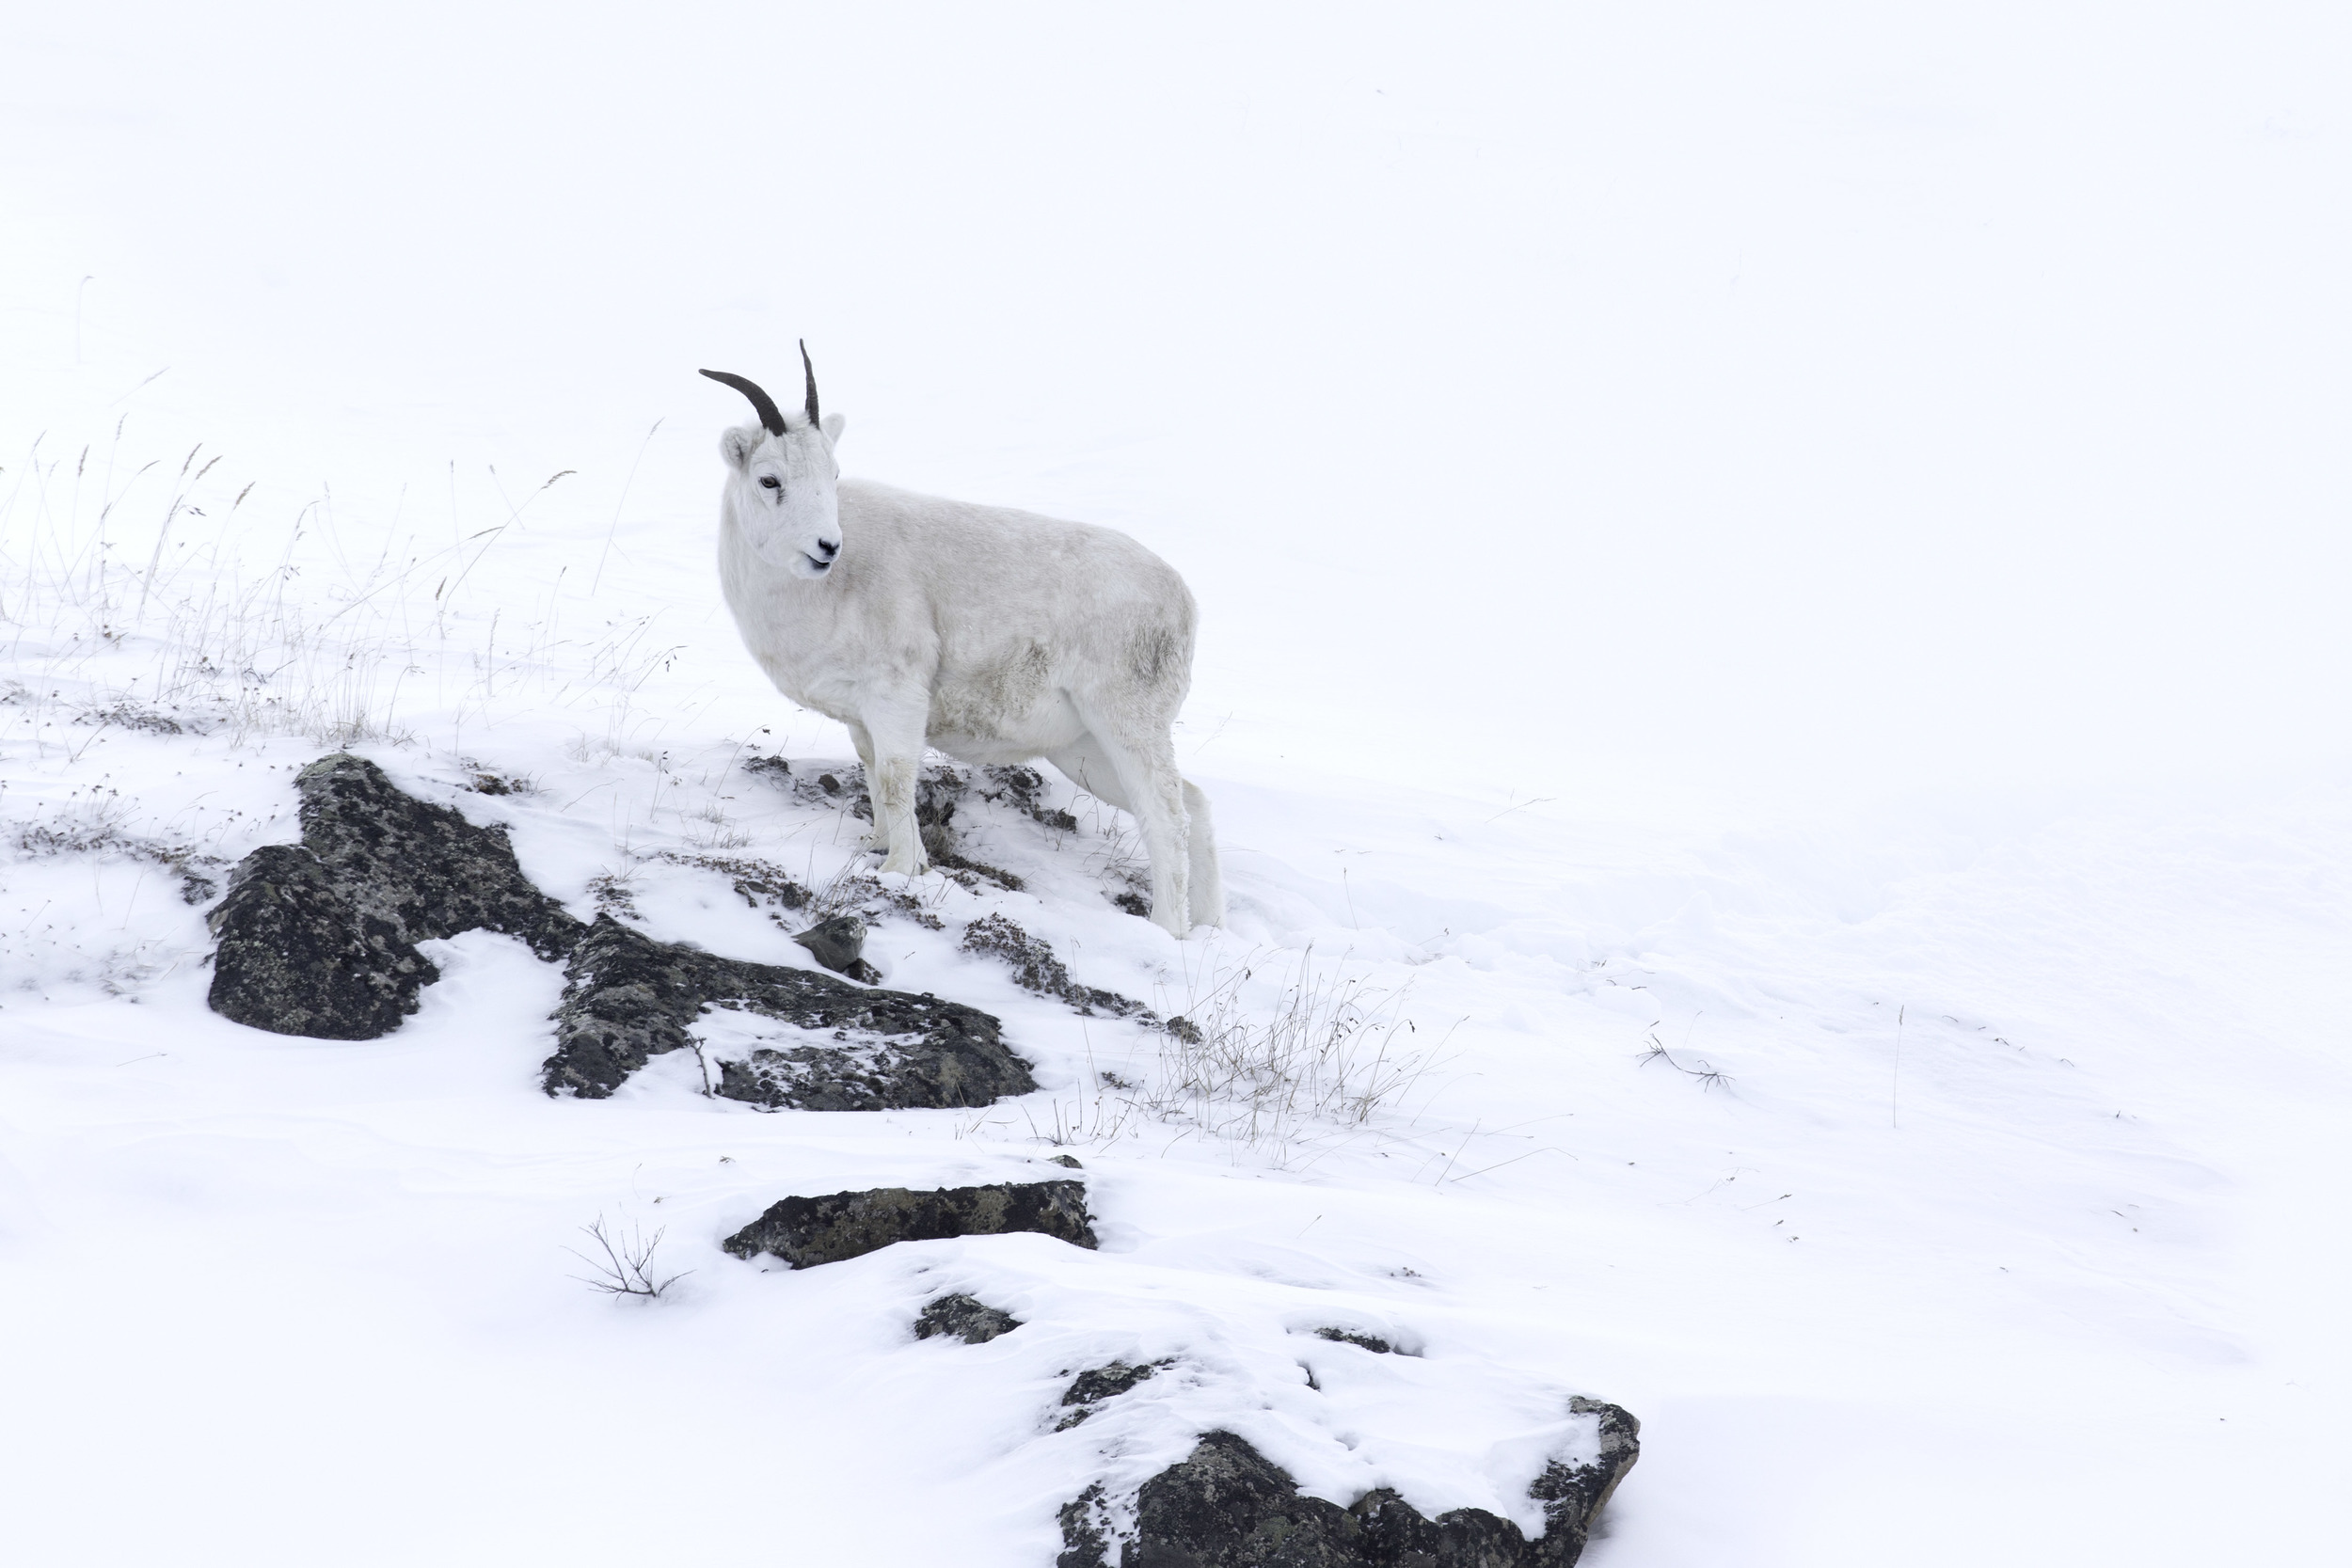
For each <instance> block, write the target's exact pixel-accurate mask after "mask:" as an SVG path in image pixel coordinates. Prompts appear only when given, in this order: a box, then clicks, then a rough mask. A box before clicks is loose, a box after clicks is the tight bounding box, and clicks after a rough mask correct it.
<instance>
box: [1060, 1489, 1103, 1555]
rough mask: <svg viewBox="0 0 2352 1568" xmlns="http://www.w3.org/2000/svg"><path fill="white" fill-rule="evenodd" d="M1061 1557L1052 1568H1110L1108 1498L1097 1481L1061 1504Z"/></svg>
mask: <svg viewBox="0 0 2352 1568" xmlns="http://www.w3.org/2000/svg"><path fill="white" fill-rule="evenodd" d="M1060 1519H1061V1539H1062V1549H1061V1554H1060V1555H1059V1556H1058V1557H1057V1558H1055V1559H1054V1568H1110V1548H1111V1528H1112V1523H1111V1517H1110V1507H1109V1498H1107V1497H1104V1493H1103V1483H1102V1482H1101V1481H1096V1482H1095V1483H1094V1484H1093V1485H1091V1486H1089V1487H1088V1488H1087V1489H1086V1490H1085V1491H1083V1492H1081V1493H1079V1494H1078V1495H1077V1496H1076V1497H1073V1498H1071V1499H1070V1501H1068V1502H1066V1503H1064V1504H1062V1505H1061V1514H1060Z"/></svg>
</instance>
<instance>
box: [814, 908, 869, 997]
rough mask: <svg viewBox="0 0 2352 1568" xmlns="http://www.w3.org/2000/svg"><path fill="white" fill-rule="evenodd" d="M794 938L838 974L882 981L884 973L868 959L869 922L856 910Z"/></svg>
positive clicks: (820, 923) (867, 980)
mask: <svg viewBox="0 0 2352 1568" xmlns="http://www.w3.org/2000/svg"><path fill="white" fill-rule="evenodd" d="M792 940H793V941H794V942H799V943H800V944H801V945H802V946H803V947H805V948H807V949H808V956H809V957H810V958H815V959H816V960H817V961H818V963H820V964H823V965H824V966H825V967H826V968H827V969H830V970H832V971H833V972H834V974H847V975H848V976H849V977H850V979H852V980H863V981H865V982H866V984H867V985H869V986H876V985H880V984H881V983H882V975H881V974H879V973H877V972H876V970H875V968H874V966H873V965H872V964H869V963H867V962H866V922H864V921H863V920H860V919H859V918H858V917H857V916H855V915H853V914H837V915H834V917H833V918H832V919H831V920H820V921H818V923H817V924H816V925H814V926H811V927H809V928H808V929H807V930H805V931H803V932H801V933H799V934H798V935H796V936H795V937H793V939H792Z"/></svg>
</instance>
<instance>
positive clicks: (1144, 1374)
mask: <svg viewBox="0 0 2352 1568" xmlns="http://www.w3.org/2000/svg"><path fill="white" fill-rule="evenodd" d="M1166 1365H1168V1363H1167V1362H1165V1361H1162V1362H1158V1363H1155V1364H1153V1365H1150V1366H1143V1367H1133V1366H1129V1365H1128V1364H1127V1363H1126V1362H1124V1361H1114V1362H1112V1363H1111V1364H1110V1365H1109V1366H1107V1367H1094V1368H1089V1370H1086V1371H1083V1372H1080V1373H1079V1374H1078V1375H1077V1376H1076V1377H1073V1378H1072V1379H1071V1380H1070V1386H1069V1387H1067V1388H1065V1389H1063V1390H1062V1395H1061V1402H1062V1403H1064V1404H1094V1403H1097V1402H1101V1401H1103V1400H1108V1399H1116V1398H1118V1397H1119V1396H1120V1395H1121V1394H1123V1393H1125V1392H1126V1391H1127V1390H1128V1389H1130V1388H1133V1387H1134V1386H1136V1384H1138V1383H1144V1382H1148V1381H1150V1379H1151V1377H1152V1373H1154V1372H1156V1371H1158V1370H1160V1368H1161V1367H1164V1366H1166Z"/></svg>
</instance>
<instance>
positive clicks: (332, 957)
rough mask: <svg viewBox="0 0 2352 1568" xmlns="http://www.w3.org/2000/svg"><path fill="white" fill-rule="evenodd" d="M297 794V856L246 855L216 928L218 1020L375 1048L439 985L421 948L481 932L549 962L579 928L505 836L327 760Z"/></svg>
mask: <svg viewBox="0 0 2352 1568" xmlns="http://www.w3.org/2000/svg"><path fill="white" fill-rule="evenodd" d="M294 786H295V788H296V789H297V790H298V791H299V792H300V794H301V797H302V805H301V815H302V843H301V845H300V846H299V847H297V846H294V845H286V844H277V845H268V846H265V847H262V848H261V849H257V850H255V851H254V852H253V853H252V854H250V855H248V856H246V859H245V861H244V862H243V863H240V864H239V865H238V867H237V869H236V871H235V873H234V874H233V875H232V876H231V878H230V894H229V896H228V897H227V898H225V899H223V900H222V901H221V903H220V906H219V907H218V908H217V909H215V911H213V913H212V915H211V917H210V920H209V924H210V925H211V927H212V928H213V931H214V934H215V935H216V936H218V937H219V938H220V945H219V947H218V948H217V949H216V950H215V953H214V957H213V984H212V990H211V994H210V996H209V998H208V1000H209V1001H210V1003H211V1005H212V1007H213V1010H214V1011H215V1012H216V1013H219V1014H220V1015H221V1016H222V1017H224V1018H228V1019H232V1020H234V1021H235V1022H239V1023H244V1024H249V1025H251V1026H252V1027H254V1028H257V1029H267V1030H270V1031H272V1032H274V1033H276V1034H280V1035H309V1036H312V1037H318V1038H323V1039H374V1038H376V1037H378V1036H381V1035H386V1034H389V1033H390V1032H391V1031H392V1030H393V1029H395V1028H397V1027H399V1025H400V1021H401V1020H402V1019H403V1018H404V1017H405V1016H406V1015H408V1014H409V1013H412V1012H415V1011H416V1010H417V993H418V991H419V990H421V988H422V987H423V986H424V985H425V983H426V982H428V981H430V980H432V979H435V978H436V977H437V971H436V970H435V969H434V967H433V965H432V964H430V963H428V962H427V961H426V960H425V958H424V957H423V955H421V954H420V953H419V952H418V951H417V947H416V944H417V943H418V942H423V941H425V940H427V939H430V938H436V937H453V936H455V935H457V934H458V933H459V932H460V931H469V930H473V929H475V928H476V927H487V928H488V929H490V930H493V931H503V932H505V933H507V934H508V935H511V936H517V937H520V938H522V939H523V940H524V941H525V942H529V943H530V944H531V946H532V949H533V951H535V952H537V953H538V954H539V955H540V956H541V957H542V958H560V957H562V956H563V955H564V954H565V953H567V952H569V951H570V950H571V947H572V944H573V942H576V941H578V940H579V937H580V932H581V931H582V930H584V929H585V927H582V926H581V925H580V922H579V921H577V920H575V919H573V918H572V917H571V916H570V915H569V914H566V913H565V912H564V909H563V906H562V905H560V904H558V903H557V902H556V901H555V900H554V899H552V898H549V897H548V896H547V895H545V894H543V893H541V892H540V891H539V890H538V889H537V888H535V887H533V886H532V884H531V881H530V879H528V878H526V877H525V876H524V875H523V874H522V868H521V867H520V866H519V865H517V864H516V861H515V851H514V849H513V847H511V846H509V845H508V843H507V841H506V833H505V832H504V831H503V830H502V829H498V828H477V827H475V826H474V825H473V824H472V823H470V822H468V821H467V820H466V819H465V818H464V817H463V816H459V815H458V814H457V813H456V812H453V811H452V810H450V809H449V808H448V807H446V806H436V805H431V804H428V803H427V802H425V801H422V800H417V799H416V798H415V797H413V796H409V795H404V794H403V793H401V791H400V790H398V789H396V788H394V787H393V785H392V782H391V781H390V780H389V779H388V778H386V777H385V776H384V770H383V769H382V768H378V767H376V766H375V765H374V764H373V763H372V762H369V761H366V760H365V759H364V758H360V757H356V756H353V755H351V754H350V753H349V752H338V753H336V754H335V755H333V756H327V757H322V758H320V759H319V760H318V761H317V762H314V763H312V764H311V765H310V767H308V768H304V769H303V770H302V772H301V773H300V774H299V775H298V776H297V777H296V779H295V781H294Z"/></svg>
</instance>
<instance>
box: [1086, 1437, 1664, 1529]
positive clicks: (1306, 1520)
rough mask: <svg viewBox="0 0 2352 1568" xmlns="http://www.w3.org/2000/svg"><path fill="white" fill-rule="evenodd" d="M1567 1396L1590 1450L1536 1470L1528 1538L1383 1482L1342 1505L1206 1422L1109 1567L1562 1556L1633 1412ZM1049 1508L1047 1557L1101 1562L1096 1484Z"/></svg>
mask: <svg viewBox="0 0 2352 1568" xmlns="http://www.w3.org/2000/svg"><path fill="white" fill-rule="evenodd" d="M1569 1408H1570V1409H1571V1410H1573V1411H1575V1412H1577V1413H1578V1414H1588V1415H1593V1416H1596V1417H1597V1418H1598V1421H1599V1434H1600V1456H1599V1458H1598V1459H1597V1460H1594V1461H1591V1462H1589V1463H1584V1464H1578V1465H1569V1464H1566V1463H1565V1462H1562V1461H1554V1462H1553V1463H1552V1464H1551V1465H1550V1466H1549V1468H1547V1469H1546V1470H1545V1471H1544V1473H1543V1475H1542V1476H1540V1477H1538V1478H1537V1480H1536V1481H1535V1484H1534V1486H1533V1487H1532V1488H1530V1496H1532V1497H1534V1498H1536V1499H1537V1500H1538V1501H1540V1502H1541V1503H1542V1504H1543V1507H1544V1517H1545V1529H1544V1533H1543V1534H1542V1535H1541V1536H1539V1537H1537V1538H1536V1539H1535V1540H1534V1541H1530V1540H1528V1539H1527V1538H1526V1536H1524V1535H1523V1534H1522V1533H1520V1530H1519V1528H1518V1526H1517V1525H1515V1524H1513V1523H1512V1522H1511V1521H1509V1520H1508V1519H1504V1518H1502V1517H1501V1516H1500V1515H1497V1514H1494V1513H1487V1512H1486V1510H1484V1509H1477V1508H1459V1509H1454V1510H1453V1511H1451V1512H1449V1513H1441V1514H1439V1515H1438V1517H1436V1518H1435V1519H1431V1518H1429V1517H1427V1516H1425V1515H1424V1514H1422V1513H1421V1512H1420V1511H1419V1510H1417V1509H1415V1508H1414V1507H1413V1506H1412V1505H1411V1504H1410V1503H1407V1502H1406V1501H1405V1499H1404V1498H1403V1497H1399V1496H1398V1495H1397V1494H1396V1493H1395V1492H1393V1491H1391V1490H1390V1489H1388V1488H1386V1487H1382V1488H1380V1489H1379V1490H1377V1491H1374V1492H1370V1493H1367V1494H1365V1496H1363V1497H1360V1498H1359V1499H1358V1500H1357V1502H1356V1503H1355V1504H1354V1506H1352V1507H1349V1508H1342V1507H1340V1506H1339V1505H1338V1504H1337V1503H1332V1502H1327V1501H1325V1500H1324V1499H1323V1498H1320V1497H1304V1496H1302V1495H1300V1493H1299V1491H1298V1488H1297V1485H1296V1483H1295V1482H1294V1481H1292V1479H1291V1477H1290V1476H1289V1475H1288V1474H1287V1473H1286V1472H1284V1471H1283V1470H1282V1469H1280V1468H1279V1466H1277V1465H1273V1464H1271V1463H1269V1462H1268V1461H1267V1460H1266V1459H1265V1457H1264V1456H1263V1455H1262V1454H1260V1453H1259V1452H1258V1450H1257V1449H1254V1448H1251V1447H1250V1446H1249V1444H1248V1443H1247V1442H1245V1441H1244V1440H1243V1439H1241V1438H1240V1437H1237V1436H1235V1435H1234V1434H1233V1433H1230V1432H1212V1433H1209V1434H1208V1435H1207V1436H1205V1437H1203V1438H1201V1439H1200V1446H1199V1447H1197V1448H1195V1449H1193V1451H1192V1453H1191V1454H1190V1456H1189V1457H1187V1458H1185V1459H1184V1461H1183V1462H1181V1463H1179V1464H1176V1465H1170V1466H1168V1468H1167V1469H1165V1470H1163V1471H1161V1472H1160V1473H1159V1474H1158V1475H1156V1476H1153V1477H1152V1479H1151V1480H1150V1481H1145V1482H1144V1483H1143V1486H1142V1489H1141V1490H1140V1491H1139V1492H1137V1493H1136V1511H1135V1532H1134V1538H1133V1539H1132V1540H1130V1541H1129V1542H1127V1544H1125V1546H1124V1547H1123V1548H1122V1549H1121V1550H1120V1557H1119V1563H1120V1568H1572V1565H1573V1564H1574V1563H1575V1561H1576V1560H1577V1559H1578V1558H1579V1557H1580V1556H1581V1555H1582V1554H1583V1551H1584V1543H1585V1539H1586V1536H1587V1535H1588V1533H1589V1532H1590V1530H1591V1528H1592V1524H1593V1517H1594V1515H1595V1514H1596V1513H1598V1512H1599V1510H1600V1506H1601V1504H1603V1503H1604V1502H1606V1501H1608V1499H1609V1495H1610V1493H1611V1492H1613V1490H1615V1488H1616V1484H1617V1482H1618V1481H1621V1480H1622V1479H1624V1476H1625V1473H1626V1471H1627V1470H1629V1469H1630V1468H1632V1465H1633V1462H1634V1459H1635V1458H1636V1457H1637V1456H1638V1455H1639V1452H1640V1443H1639V1442H1638V1440H1637V1433H1639V1431H1640V1423H1639V1422H1637V1421H1635V1420H1634V1419H1633V1418H1632V1417H1630V1416H1629V1415H1627V1414H1626V1413H1625V1412H1624V1411H1623V1410H1620V1409H1618V1408H1617V1406H1615V1405H1613V1404H1603V1403H1601V1402H1597V1401H1594V1400H1584V1399H1578V1400H1575V1401H1572V1402H1570V1405H1569ZM1060 1517H1061V1527H1062V1542H1063V1551H1062V1553H1061V1556H1060V1557H1059V1558H1058V1559H1057V1564H1058V1568H1109V1562H1110V1558H1109V1550H1110V1535H1111V1514H1110V1512H1109V1510H1108V1507H1107V1499H1106V1498H1105V1497H1104V1494H1103V1489H1102V1487H1101V1486H1100V1485H1099V1484H1098V1485H1095V1486H1092V1487H1089V1488H1088V1490H1087V1491H1086V1492H1084V1493H1082V1494H1080V1495H1079V1497H1077V1498H1076V1499H1074V1500H1073V1501H1072V1502H1071V1503H1069V1504H1068V1505H1066V1506H1065V1507H1064V1508H1063V1509H1062V1511H1061V1516H1060Z"/></svg>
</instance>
